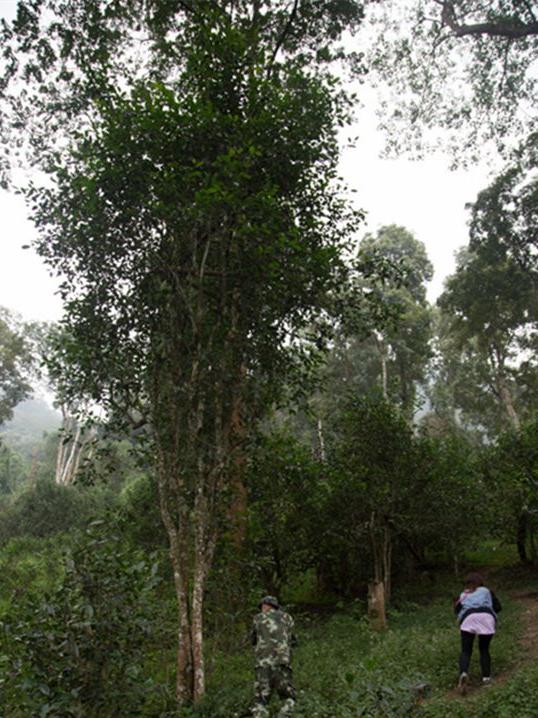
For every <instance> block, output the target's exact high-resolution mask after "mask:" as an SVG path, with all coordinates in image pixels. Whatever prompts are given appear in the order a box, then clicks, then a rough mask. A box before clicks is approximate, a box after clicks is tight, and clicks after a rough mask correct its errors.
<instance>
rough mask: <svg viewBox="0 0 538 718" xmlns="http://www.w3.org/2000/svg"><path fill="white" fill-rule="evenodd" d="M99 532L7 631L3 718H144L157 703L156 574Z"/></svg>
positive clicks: (98, 525) (106, 530) (1, 656)
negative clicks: (149, 661)
mask: <svg viewBox="0 0 538 718" xmlns="http://www.w3.org/2000/svg"><path fill="white" fill-rule="evenodd" d="M110 528H111V527H110V526H109V525H107V524H105V523H104V522H95V523H94V524H92V525H91V526H90V527H89V529H88V530H87V532H86V533H85V534H84V536H82V537H81V539H80V540H79V542H78V543H77V544H76V545H75V547H74V548H73V550H72V551H71V552H70V553H69V554H68V555H67V556H66V558H65V560H64V566H63V569H64V572H65V576H64V579H63V581H62V583H61V584H60V586H59V587H58V588H56V589H55V590H53V591H51V592H49V593H48V594H47V595H45V597H44V598H42V599H41V600H37V601H36V600H32V599H31V598H28V599H27V600H25V601H23V602H22V603H21V605H20V606H19V607H18V609H17V610H16V612H15V615H13V616H12V617H10V618H9V620H8V621H6V622H5V623H4V624H3V625H2V634H1V652H0V661H2V663H3V664H4V665H5V666H9V667H10V670H9V671H8V672H5V673H4V677H3V679H2V686H1V688H2V691H1V695H2V700H3V702H4V705H3V710H2V715H4V716H6V717H7V718H11V717H13V718H15V717H17V718H18V716H30V715H32V716H40V717H41V716H62V717H64V716H73V717H78V716H85V718H91V717H93V716H95V717H97V716H99V718H106V717H108V716H117V715H139V714H140V710H141V706H143V705H144V704H145V703H146V702H148V700H150V698H151V699H153V697H154V696H153V694H154V690H153V689H154V685H153V683H152V682H151V680H150V679H148V678H146V677H145V667H144V661H145V650H144V649H145V646H146V642H147V641H148V637H149V635H150V633H151V630H152V615H153V614H152V608H153V607H152V604H151V593H152V589H153V587H154V585H155V583H156V581H157V578H156V576H157V567H156V565H155V564H154V565H150V564H149V563H148V561H147V560H145V559H144V558H142V557H141V556H140V555H134V554H133V553H132V551H127V550H126V549H125V548H124V547H122V545H121V543H120V541H119V539H118V538H117V537H115V536H114V535H111V533H110Z"/></svg>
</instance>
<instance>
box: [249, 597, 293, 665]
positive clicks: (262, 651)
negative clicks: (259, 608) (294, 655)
mask: <svg viewBox="0 0 538 718" xmlns="http://www.w3.org/2000/svg"><path fill="white" fill-rule="evenodd" d="M252 644H253V646H254V658H255V661H256V665H257V666H282V665H286V666H287V665H289V664H290V662H291V649H292V647H293V646H295V645H296V644H297V639H296V637H295V635H294V633H293V618H292V617H291V616H290V615H289V613H284V611H279V610H276V609H275V610H272V611H268V612H267V613H263V612H262V613H258V614H256V616H255V617H254V621H253V624H252Z"/></svg>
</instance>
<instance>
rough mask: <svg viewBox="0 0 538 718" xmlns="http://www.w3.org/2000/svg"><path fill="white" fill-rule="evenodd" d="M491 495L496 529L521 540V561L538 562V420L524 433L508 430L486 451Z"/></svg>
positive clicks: (485, 457) (529, 424)
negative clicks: (530, 560) (537, 543)
mask: <svg viewBox="0 0 538 718" xmlns="http://www.w3.org/2000/svg"><path fill="white" fill-rule="evenodd" d="M484 473H485V476H486V479H487V487H488V492H489V494H490V496H491V512H492V529H493V531H494V532H495V534H496V535H497V536H499V537H502V538H504V539H505V540H506V541H514V540H515V539H517V543H518V549H519V554H520V558H521V560H523V561H526V560H529V559H532V561H533V562H534V563H536V562H537V561H538V547H537V545H536V541H537V536H536V534H537V530H538V521H537V512H538V419H536V418H535V419H534V420H532V421H528V422H526V423H525V424H524V425H523V426H522V427H521V430H520V431H518V432H516V431H513V430H512V431H505V432H504V433H503V434H501V435H500V436H499V437H498V439H497V441H496V442H495V444H493V445H492V446H490V447H487V449H486V450H485V452H484Z"/></svg>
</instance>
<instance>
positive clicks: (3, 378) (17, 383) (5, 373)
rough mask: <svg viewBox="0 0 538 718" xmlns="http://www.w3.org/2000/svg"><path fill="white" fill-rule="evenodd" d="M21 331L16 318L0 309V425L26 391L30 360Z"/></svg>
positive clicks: (23, 333)
mask: <svg viewBox="0 0 538 718" xmlns="http://www.w3.org/2000/svg"><path fill="white" fill-rule="evenodd" d="M25 331H26V330H25V328H24V326H21V323H20V322H19V321H18V320H17V319H16V317H14V316H13V315H12V314H11V313H10V312H9V311H8V310H7V309H4V308H3V307H0V424H2V423H3V422H4V421H6V420H7V419H10V418H11V416H12V414H13V407H15V406H16V405H17V404H18V403H19V402H20V401H22V400H23V399H25V398H26V397H27V396H28V394H29V392H30V385H29V383H28V375H29V369H30V366H31V364H32V361H33V359H32V356H31V352H30V345H29V342H28V340H27V337H26V336H25Z"/></svg>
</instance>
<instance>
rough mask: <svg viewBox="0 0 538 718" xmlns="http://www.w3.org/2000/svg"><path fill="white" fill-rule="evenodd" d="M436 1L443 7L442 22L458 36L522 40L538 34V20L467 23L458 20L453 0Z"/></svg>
mask: <svg viewBox="0 0 538 718" xmlns="http://www.w3.org/2000/svg"><path fill="white" fill-rule="evenodd" d="M434 2H435V3H436V4H437V5H440V6H441V8H442V10H441V22H442V24H443V25H446V26H447V27H449V28H450V29H451V30H452V32H453V33H454V35H455V36H456V37H464V36H465V35H489V36H490V37H506V38H508V39H510V40H520V39H521V38H524V37H530V36H532V35H538V22H537V21H536V20H534V21H533V22H530V23H526V24H525V23H521V22H515V21H512V22H511V21H505V22H481V23H473V24H472V25H465V24H464V23H460V22H459V21H458V18H457V17H456V11H455V9H454V3H453V1H452V0H434Z"/></svg>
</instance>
